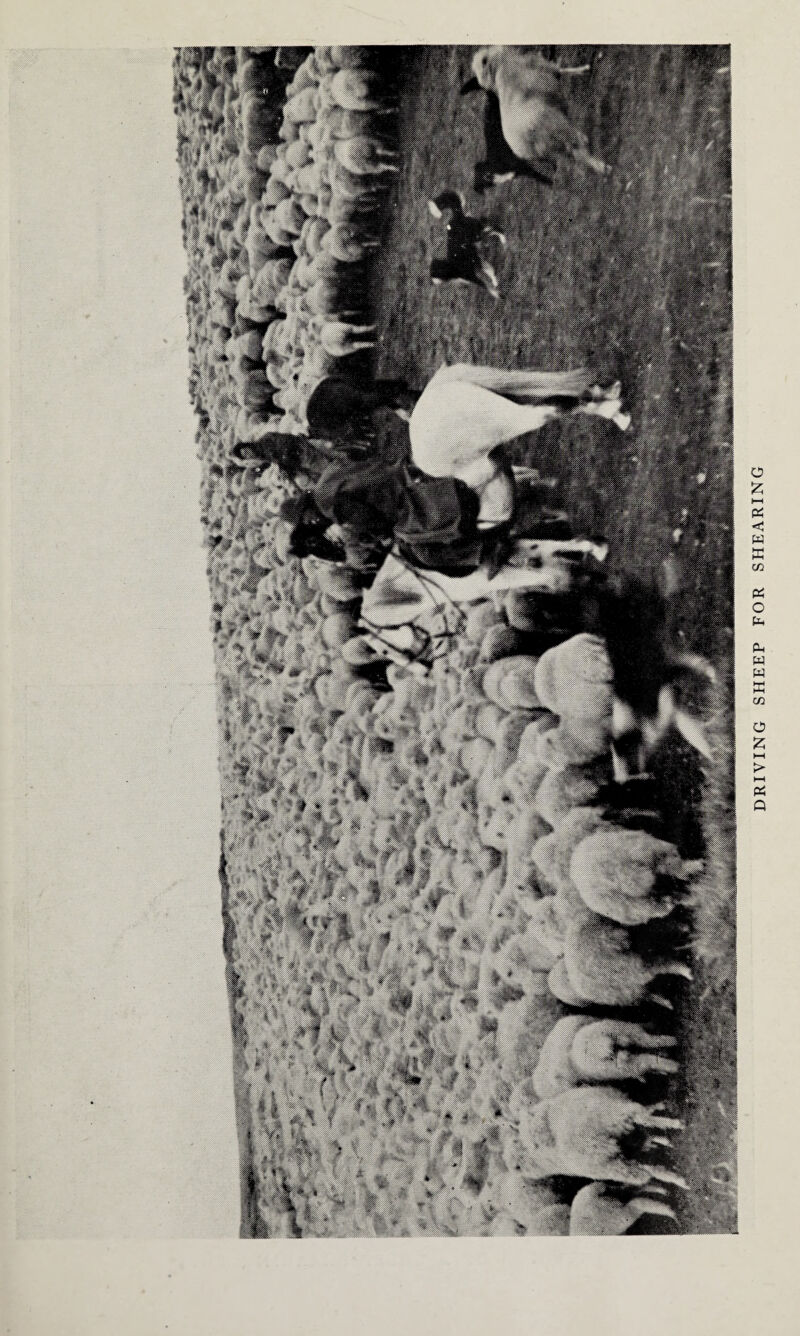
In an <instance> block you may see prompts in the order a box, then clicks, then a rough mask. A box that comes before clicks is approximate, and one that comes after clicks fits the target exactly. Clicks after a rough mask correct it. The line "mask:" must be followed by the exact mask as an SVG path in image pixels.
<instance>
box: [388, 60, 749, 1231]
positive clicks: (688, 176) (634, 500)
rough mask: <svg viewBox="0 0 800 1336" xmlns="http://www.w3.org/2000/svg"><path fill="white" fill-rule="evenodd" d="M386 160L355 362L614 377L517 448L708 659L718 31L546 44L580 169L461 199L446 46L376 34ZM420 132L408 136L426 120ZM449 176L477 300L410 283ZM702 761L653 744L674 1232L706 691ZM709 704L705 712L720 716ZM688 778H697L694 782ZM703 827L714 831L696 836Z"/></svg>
mask: <svg viewBox="0 0 800 1336" xmlns="http://www.w3.org/2000/svg"><path fill="white" fill-rule="evenodd" d="M396 54H397V62H398V66H399V84H400V88H401V114H400V146H401V151H402V157H401V172H400V174H399V177H398V179H397V184H396V189H395V190H394V192H393V195H392V198H391V201H390V205H389V210H388V219H387V228H386V233H385V243H384V247H383V250H382V252H381V257H380V260H379V262H378V264H377V265H376V267H375V274H374V302H375V308H376V319H377V321H378V325H379V328H380V331H381V333H382V336H383V343H382V349H381V353H380V356H379V358H378V369H379V371H380V372H382V373H385V374H389V373H391V374H393V375H404V376H405V377H406V378H407V379H408V381H409V382H410V383H411V384H415V385H421V384H423V383H424V382H425V379H426V378H427V377H428V376H429V375H430V374H431V373H432V372H433V371H434V370H435V369H436V368H437V366H439V365H440V364H441V363H442V362H443V361H469V362H484V363H488V364H491V365H498V366H517V367H536V368H540V367H541V368H552V369H565V368H568V367H572V366H578V365H590V366H593V367H596V368H597V371H598V374H599V375H600V376H601V377H610V378H614V377H619V378H620V379H621V380H622V381H623V385H624V388H625V393H626V396H627V399H628V404H629V407H630V411H631V413H632V416H633V424H632V427H631V429H630V431H629V432H628V434H627V435H625V436H621V435H620V434H619V433H618V432H617V430H616V428H614V427H613V426H610V425H607V424H605V423H598V422H590V421H580V420H576V421H574V422H570V423H569V425H568V426H561V425H555V426H553V427H547V428H545V429H544V430H543V431H541V432H540V433H537V434H536V436H535V437H531V438H529V439H528V441H526V442H525V443H524V445H521V446H520V460H521V461H524V462H527V463H535V464H537V466H541V467H542V469H543V471H545V472H549V471H551V472H552V473H553V474H555V475H557V476H558V477H559V478H560V479H561V482H562V485H563V494H564V499H565V501H566V504H567V507H568V509H569V511H570V514H571V515H572V516H573V517H574V519H575V522H576V525H577V527H578V529H579V530H580V531H583V532H590V533H597V532H599V533H604V534H605V535H606V536H607V537H608V539H609V541H610V543H611V561H612V563H613V565H614V566H615V567H616V568H620V569H622V568H625V569H632V570H635V571H639V572H641V571H645V570H648V569H653V570H655V568H656V567H657V566H658V564H659V562H660V561H661V560H662V559H663V558H664V557H666V556H667V555H668V554H669V553H671V552H674V553H675V554H676V555H677V557H678V559H679V561H680V562H681V566H682V571H683V585H682V591H681V594H680V597H679V598H678V599H677V600H676V608H675V614H676V622H675V626H674V630H675V635H676V638H677V639H678V641H679V643H685V644H686V645H687V646H691V647H692V648H693V649H695V650H697V651H699V652H701V653H703V654H706V655H708V657H709V658H710V659H712V660H713V661H714V662H715V663H717V664H719V663H720V662H725V661H726V660H727V659H728V657H729V656H730V655H731V653H732V646H733V603H732V581H733V573H732V562H733V541H732V539H733V534H732V527H733V518H732V489H733V452H732V441H733V435H732V432H733V425H732V396H731V378H732V349H731V331H732V318H731V243H730V231H731V173H730V114H729V95H730V84H729V74H728V51H727V48H714V47H698V48H686V47H654V48H649V47H624V48H614V47H608V48H587V47H566V48H559V50H558V60H559V63H561V64H565V65H579V64H583V63H585V62H591V65H592V71H591V75H590V76H588V77H586V78H585V79H577V78H576V79H575V80H574V81H572V83H571V84H570V90H571V101H572V105H573V106H574V107H575V115H576V119H577V121H578V123H579V124H581V125H582V126H584V127H585V129H586V131H587V133H588V135H589V140H590V146H591V148H592V151H593V152H594V153H596V154H597V155H599V156H600V157H601V158H603V159H604V160H605V161H606V162H607V163H609V164H610V165H611V166H612V167H613V173H612V175H611V177H610V178H608V179H601V178H598V177H595V176H592V175H590V174H589V173H586V172H583V171H581V170H580V169H579V168H577V167H573V166H567V165H562V166H561V167H560V168H559V173H558V177H557V180H556V183H555V185H554V186H553V187H552V189H548V188H547V187H546V186H543V185H539V184H537V183H535V182H531V181H526V180H516V181H514V182H512V183H510V184H508V185H502V186H498V187H496V188H495V189H494V190H491V191H488V192H487V193H486V195H485V196H484V197H483V199H481V197H479V196H477V195H475V194H474V192H473V191H472V189H471V185H472V171H471V167H472V164H473V163H474V162H476V161H477V160H479V158H481V157H482V156H483V153H482V128H481V97H480V96H475V95H473V96H472V97H465V98H461V97H459V95H458V89H459V86H460V84H461V83H462V82H463V80H464V78H466V75H467V72H468V67H469V61H470V58H471V49H470V48H451V47H447V48H443V47H438V48H437V47H428V48H425V47H420V48H405V49H402V50H398V51H397V53H396ZM432 126H433V127H435V133H433V134H432V133H431V127H432ZM445 187H452V188H455V189H458V190H462V191H463V192H464V194H465V195H466V196H467V199H468V202H469V207H470V212H472V213H475V214H479V215H481V216H486V217H489V218H492V219H493V220H495V221H497V222H498V223H499V224H500V226H501V228H502V230H503V231H504V232H505V233H506V235H507V238H508V246H507V252H506V254H505V255H503V254H502V253H501V254H500V255H499V257H498V264H497V270H498V276H499V279H500V287H501V298H500V300H499V301H498V302H493V301H492V299H491V298H490V297H489V296H488V295H487V294H485V293H484V292H482V291H481V290H478V289H475V290H472V289H466V288H464V287H462V286H461V285H455V284H451V285H449V286H445V287H439V288H434V287H433V285H432V284H431V283H430V280H429V277H428V264H429V262H430V259H431V258H432V255H433V254H434V253H435V252H436V251H437V250H438V251H442V250H443V229H442V227H441V224H438V225H437V224H436V223H435V222H434V220H433V219H431V218H430V217H429V215H427V213H426V210H425V204H426V200H427V199H428V198H429V197H430V196H431V195H434V194H436V193H438V191H440V190H442V189H443V188H445ZM712 709H713V710H715V711H716V714H715V721H716V726H715V729H714V736H715V743H716V747H715V750H716V754H717V756H718V758H719V759H718V761H717V763H716V765H715V767H714V769H713V770H712V771H711V773H710V774H709V776H708V778H707V781H706V782H705V784H704V776H703V773H702V770H701V768H700V766H699V765H698V764H697V762H696V760H695V758H694V757H693V756H692V755H691V754H689V753H688V751H687V749H686V748H685V747H683V746H680V747H679V746H677V745H674V746H672V747H670V748H669V749H668V750H667V752H666V754H665V756H664V757H663V760H662V764H661V766H660V779H661V782H662V788H663V793H664V803H665V807H666V810H667V812H668V814H669V818H670V823H671V826H672V830H673V833H674V835H675V837H676V838H677V839H678V840H679V842H680V843H681V844H682V845H684V846H685V847H686V848H687V849H688V850H691V851H693V852H696V851H699V850H700V849H701V848H702V844H703V832H702V831H701V828H700V826H701V823H702V816H703V814H705V817H706V821H705V822H704V823H703V824H705V825H706V828H707V831H708V834H709V835H710V837H711V838H710V839H707V843H708V853H709V856H710V859H711V862H712V867H711V869H710V870H709V872H708V874H707V877H706V880H705V882H704V883H703V888H705V890H706V891H707V895H706V897H705V899H704V898H703V893H702V892H703V888H701V892H700V896H699V906H698V913H697V916H696V932H697V934H698V941H697V956H698V965H697V971H696V974H697V977H696V981H695V984H694V985H693V988H692V990H691V994H690V997H689V999H688V1001H687V1003H686V1004H685V1006H684V1008H683V1011H682V1013H681V1015H680V1029H681V1034H682V1042H683V1051H684V1061H685V1069H684V1074H683V1082H682V1088H681V1091H680V1097H681V1102H682V1103H683V1106H684V1110H685V1114H684V1116H685V1117H686V1119H687V1123H688V1127H687V1131H686V1133H685V1135H684V1136H683V1138H682V1140H681V1142H680V1144H679V1146H678V1149H677V1158H676V1164H677V1166H678V1168H680V1169H682V1171H683V1172H684V1173H685V1175H686V1176H687V1178H688V1179H689V1180H690V1182H691V1183H692V1184H693V1189H694V1190H693V1192H692V1194H691V1195H690V1197H689V1199H688V1201H687V1202H686V1203H685V1205H684V1211H683V1217H684V1218H683V1226H684V1228H685V1229H686V1230H687V1231H689V1232H698V1233H703V1232H707V1233H715V1232H729V1231H730V1230H732V1229H735V1220H736V1198H735V1193H736V1189H735V1121H736V1057H735V934H734V929H733V905H734V901H735V884H734V883H735V840H734V836H735V824H734V819H733V783H732V777H731V773H730V772H731V768H732V763H733V762H732V730H733V711H732V709H731V708H727V709H726V708H725V706H724V702H723V704H722V705H721V701H720V699H717V700H716V701H715V702H713V704H712ZM720 709H722V715H721V716H720ZM704 789H705V797H704ZM720 832H722V833H720Z"/></svg>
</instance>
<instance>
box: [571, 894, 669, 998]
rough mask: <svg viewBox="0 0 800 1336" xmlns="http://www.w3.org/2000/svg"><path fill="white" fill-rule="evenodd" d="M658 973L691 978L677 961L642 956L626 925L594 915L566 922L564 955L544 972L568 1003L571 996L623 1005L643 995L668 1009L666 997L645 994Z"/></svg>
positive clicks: (659, 974) (658, 975) (657, 976)
mask: <svg viewBox="0 0 800 1336" xmlns="http://www.w3.org/2000/svg"><path fill="white" fill-rule="evenodd" d="M661 975H677V976H679V977H682V978H684V979H691V977H692V972H691V970H690V969H689V966H688V965H685V964H684V963H683V962H682V961H676V960H669V959H665V958H663V957H655V958H653V959H650V960H646V959H645V958H644V957H643V956H641V955H640V954H639V953H638V952H637V951H636V950H635V949H634V946H633V942H632V940H631V936H630V933H629V932H628V931H627V929H625V928H623V927H621V926H619V925H618V924H616V923H612V922H610V921H609V920H608V919H604V918H600V917H599V916H598V915H596V914H587V917H586V918H580V919H576V920H573V921H571V922H570V923H568V924H567V927H566V932H565V934H564V957H563V960H562V961H559V962H558V963H557V964H556V965H554V966H553V969H552V970H551V972H550V975H549V982H550V988H551V991H552V992H553V993H554V995H555V996H556V997H559V998H561V1000H562V1001H564V1002H567V1003H568V1004H569V1005H573V1006H574V1005H576V1003H575V998H576V997H577V998H578V999H582V1000H583V1002H584V1003H587V1002H591V1003H594V1004H595V1005H596V1006H610V1007H629V1006H635V1005H636V1004H637V1003H638V1002H642V1001H645V1000H647V999H648V997H649V999H650V1000H651V1001H653V1002H658V1003H660V1004H661V1005H666V1006H667V1007H670V1006H671V1004H670V1003H669V1002H667V1001H666V999H664V998H662V997H659V996H657V995H656V994H654V993H648V989H649V987H650V984H651V983H652V982H653V981H654V980H655V979H657V978H659V977H660V976H661Z"/></svg>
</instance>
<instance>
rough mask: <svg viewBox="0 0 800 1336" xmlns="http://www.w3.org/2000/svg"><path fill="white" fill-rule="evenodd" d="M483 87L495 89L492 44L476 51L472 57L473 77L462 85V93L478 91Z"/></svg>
mask: <svg viewBox="0 0 800 1336" xmlns="http://www.w3.org/2000/svg"><path fill="white" fill-rule="evenodd" d="M481 88H485V89H487V91H488V92H494V91H495V61H494V52H493V50H492V48H491V47H490V46H482V47H481V48H480V49H479V50H478V51H476V52H475V55H474V56H473V57H472V78H471V79H467V81H466V83H464V84H462V85H461V94H462V96H463V95H464V94H465V93H477V92H478V91H479V89H481Z"/></svg>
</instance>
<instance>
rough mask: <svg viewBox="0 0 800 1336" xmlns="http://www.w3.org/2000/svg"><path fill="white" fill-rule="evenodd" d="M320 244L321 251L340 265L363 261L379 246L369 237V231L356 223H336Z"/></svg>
mask: <svg viewBox="0 0 800 1336" xmlns="http://www.w3.org/2000/svg"><path fill="white" fill-rule="evenodd" d="M321 244H322V248H323V250H325V251H327V252H329V254H330V255H332V256H333V258H334V259H336V260H339V261H340V262H341V263H342V264H352V263H354V262H355V261H358V260H362V259H364V258H365V256H366V255H367V254H368V253H369V252H370V251H371V250H374V249H375V248H376V247H378V246H379V245H380V241H379V240H378V238H377V237H374V236H372V235H371V229H367V228H364V227H359V226H358V225H357V224H356V223H336V224H335V225H334V226H332V227H329V229H328V231H327V232H326V233H325V235H324V237H323V239H322V243H321Z"/></svg>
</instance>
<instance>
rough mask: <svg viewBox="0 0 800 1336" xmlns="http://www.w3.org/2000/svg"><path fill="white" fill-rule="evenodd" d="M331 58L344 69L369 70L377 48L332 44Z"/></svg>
mask: <svg viewBox="0 0 800 1336" xmlns="http://www.w3.org/2000/svg"><path fill="white" fill-rule="evenodd" d="M330 59H331V61H332V62H333V63H334V65H336V66H338V68H339V69H342V70H364V69H367V70H368V69H369V68H370V67H371V65H372V63H373V61H374V59H375V50H374V48H373V47H371V46H332V47H331V48H330Z"/></svg>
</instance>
